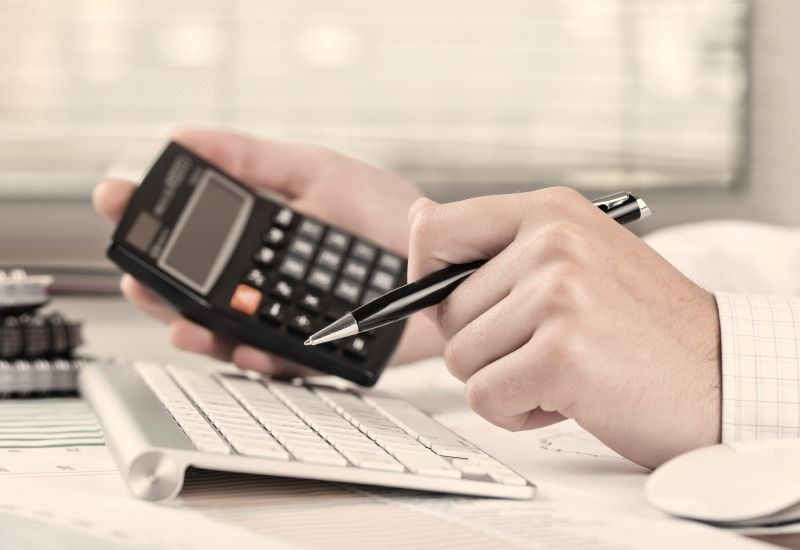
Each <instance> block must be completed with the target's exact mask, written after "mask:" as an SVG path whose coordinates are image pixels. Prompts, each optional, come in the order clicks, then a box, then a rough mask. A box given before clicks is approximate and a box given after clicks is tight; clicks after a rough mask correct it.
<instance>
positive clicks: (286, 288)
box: [271, 281, 294, 300]
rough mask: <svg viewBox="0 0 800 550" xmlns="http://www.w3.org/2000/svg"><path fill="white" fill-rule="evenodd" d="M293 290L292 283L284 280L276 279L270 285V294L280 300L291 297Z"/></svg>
mask: <svg viewBox="0 0 800 550" xmlns="http://www.w3.org/2000/svg"><path fill="white" fill-rule="evenodd" d="M293 290H294V289H293V288H292V285H290V284H289V283H287V282H286V281H278V282H277V283H275V286H274V287H272V292H271V294H272V295H273V296H277V297H278V298H281V299H282V300H289V299H290V298H291V297H292V291H293Z"/></svg>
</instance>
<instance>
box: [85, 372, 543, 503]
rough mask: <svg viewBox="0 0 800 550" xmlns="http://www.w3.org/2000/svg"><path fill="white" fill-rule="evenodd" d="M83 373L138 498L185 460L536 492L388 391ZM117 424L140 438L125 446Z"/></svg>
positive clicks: (235, 378) (163, 488)
mask: <svg viewBox="0 0 800 550" xmlns="http://www.w3.org/2000/svg"><path fill="white" fill-rule="evenodd" d="M81 378H82V380H81V387H82V390H83V392H84V395H86V397H87V398H88V399H89V401H90V403H91V404H92V405H93V407H94V408H95V411H96V412H97V414H98V417H99V419H100V421H101V423H102V424H103V428H104V431H105V433H106V434H107V436H106V437H107V440H108V445H109V446H110V447H111V448H112V454H114V456H115V458H116V459H117V461H118V462H122V464H119V465H120V470H121V471H122V472H123V475H126V474H127V477H128V483H129V486H130V487H131V489H132V491H133V492H134V494H137V496H140V497H142V498H147V499H151V500H157V499H161V498H169V497H171V496H174V495H175V494H177V493H178V492H179V490H180V487H181V486H182V482H183V471H185V469H186V468H187V467H190V466H194V467H198V468H207V469H216V470H229V471H241V472H252V473H261V474H270V475H279V476H291V477H306V478H311V479H326V480H331V481H345V482H356V483H361V484H373V485H384V486H392V487H407V488H410V489H421V490H430V491H440V492H452V493H460V494H473V495H481V496H495V497H507V498H531V497H532V496H533V494H534V491H535V487H534V486H533V485H531V484H530V483H529V482H528V481H527V480H526V479H525V478H523V477H522V476H520V475H518V474H517V473H515V472H514V471H513V470H511V469H510V468H508V467H507V466H505V465H504V464H502V463H501V462H500V461H498V460H496V459H494V458H492V457H491V456H489V455H488V454H486V453H484V452H483V451H481V450H480V449H478V448H477V447H476V446H475V445H473V444H472V443H470V442H469V441H467V440H465V439H464V438H462V437H460V436H459V435H457V434H455V433H454V432H452V431H450V430H449V429H447V428H445V427H444V426H443V425H441V424H439V423H438V422H436V421H435V420H434V419H432V418H431V417H430V416H429V415H427V414H426V413H424V412H422V411H421V410H419V409H417V408H416V407H414V406H413V405H411V404H410V403H408V402H406V401H403V400H401V399H397V398H394V397H389V396H380V395H365V396H362V395H360V394H358V393H356V392H351V391H345V390H339V389H334V388H330V387H325V386H314V385H298V384H292V383H289V382H279V381H273V380H269V379H266V378H258V379H254V378H250V377H248V376H245V375H243V374H220V373H207V372H203V371H198V370H192V369H189V368H185V367H174V366H167V367H165V366H161V365H158V364H153V363H137V364H136V365H135V366H134V367H133V368H130V367H124V366H120V365H114V366H113V367H112V368H108V366H106V367H104V366H102V365H101V366H97V367H94V368H89V369H86V370H85V371H84V372H83V373H82V374H81ZM137 384H138V386H137ZM143 390H149V391H147V393H150V394H151V395H150V396H143V395H142V393H143ZM146 397H149V399H147V398H146ZM121 404H123V405H124V406H123V405H121ZM143 405H146V406H147V407H148V408H149V410H148V411H147V412H146V413H145V412H144V411H142V407H143ZM156 406H158V407H159V408H160V409H161V410H162V411H163V413H166V414H162V415H161V416H160V417H159V416H158V414H156V413H157V411H153V410H152V409H153V408H154V407H156ZM120 415H123V416H126V418H119V417H120ZM164 423H171V424H173V426H171V427H170V428H169V429H168V428H166V427H165V426H164V425H163V424H164ZM131 424H139V425H138V426H136V427H135V429H133V427H132V426H131ZM175 427H177V428H179V430H180V435H182V436H183V437H182V438H181V437H177V434H176V433H175V432H177V430H175ZM126 429H128V430H131V432H133V433H131V434H130V435H131V436H132V437H131V438H132V439H133V440H135V439H137V437H138V438H140V439H142V441H140V442H138V443H135V444H134V445H131V442H130V441H127V439H128V438H127V437H126V436H125V434H124V431H125V430H126ZM142 436H143V437H142ZM140 470H141V471H140ZM165 472H168V473H169V475H165ZM153 476H155V477H153ZM159 476H160V477H159ZM170 476H172V477H175V479H171V477H170ZM168 478H170V479H168Z"/></svg>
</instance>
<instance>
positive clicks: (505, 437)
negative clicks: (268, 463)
mask: <svg viewBox="0 0 800 550" xmlns="http://www.w3.org/2000/svg"><path fill="white" fill-rule="evenodd" d="M53 305H54V307H55V308H57V309H59V310H60V311H62V312H63V313H65V314H66V315H67V316H69V317H71V318H75V319H83V320H84V321H85V335H86V339H87V345H86V346H85V348H84V351H85V352H86V353H88V354H92V355H95V356H101V357H102V356H109V357H111V356H113V357H116V358H119V359H123V360H131V361H133V360H143V359H144V360H153V361H159V362H173V363H179V364H197V365H198V366H201V365H212V364H214V361H212V360H210V359H207V358H203V357H199V356H195V355H192V354H188V353H184V352H180V351H178V350H175V349H173V348H172V347H171V346H170V345H169V341H168V333H167V331H166V330H165V329H164V327H163V326H162V325H160V324H159V323H157V322H156V321H154V320H152V319H150V318H148V317H146V316H144V315H143V314H141V313H139V312H138V311H136V310H135V309H134V308H133V306H131V305H129V304H128V303H126V302H124V301H123V300H122V299H120V298H93V299H87V298H80V299H78V298H62V299H59V300H57V301H56V302H55V303H54V304H53ZM378 388H379V389H381V390H385V391H390V392H393V393H396V394H398V395H401V396H402V397H404V398H406V399H408V400H409V401H412V402H414V403H415V404H417V405H418V406H420V407H421V408H423V409H426V410H428V411H430V412H434V413H437V416H438V418H439V419H440V420H441V421H442V422H444V423H445V424H448V425H450V426H451V427H452V428H453V429H455V430H456V431H459V432H461V433H462V434H463V435H465V436H466V437H468V438H469V439H471V440H472V441H474V442H475V443H477V444H478V445H479V446H481V447H483V448H484V449H485V450H486V451H488V452H490V453H491V454H493V455H495V456H497V457H498V458H500V459H501V460H503V461H505V462H507V463H508V464H509V465H510V466H512V467H514V468H515V469H516V470H518V471H519V472H520V473H522V474H523V475H526V476H528V477H529V478H530V479H531V480H532V481H533V482H534V483H537V484H538V485H539V487H540V492H539V496H538V497H537V502H541V503H542V504H543V506H544V507H547V505H548V502H554V501H555V500H557V499H559V498H563V497H564V495H572V496H571V497H570V498H571V499H572V500H573V501H576V502H577V503H578V508H580V507H585V508H587V509H603V510H608V509H616V510H619V512H620V513H625V514H630V517H633V518H642V521H643V522H644V525H648V524H647V522H648V521H653V522H656V523H658V526H659V528H661V529H664V528H665V526H666V528H667V533H668V532H669V529H670V527H669V526H670V525H672V524H673V522H672V521H671V520H670V522H669V523H667V522H666V521H664V516H662V515H661V514H660V513H659V512H657V511H656V510H654V509H652V508H651V507H649V506H648V505H647V504H646V502H645V501H644V497H643V492H642V486H643V483H644V480H645V478H646V475H647V472H646V471H645V470H644V469H642V468H640V467H638V466H636V465H634V464H632V463H630V462H628V461H627V460H624V459H622V458H621V457H619V456H617V455H615V454H614V453H613V452H611V451H610V450H608V449H607V448H605V447H604V446H603V445H601V444H600V443H599V442H597V441H596V440H594V439H593V438H591V437H590V436H588V435H587V434H585V433H584V432H582V430H580V429H579V428H577V426H575V425H574V424H571V423H564V424H561V425H559V426H556V427H551V428H545V429H542V430H537V431H533V432H522V433H516V434H514V433H509V432H505V431H503V430H501V429H499V428H496V427H494V426H492V425H490V424H488V423H487V422H485V421H483V420H482V419H481V418H479V417H478V416H476V415H474V414H473V413H472V412H471V411H469V409H468V408H467V407H466V405H465V403H464V400H463V397H462V389H461V385H460V384H459V383H458V382H457V381H455V380H454V379H453V378H452V377H450V375H449V374H448V373H447V372H446V370H445V368H444V366H443V364H442V363H441V362H440V361H438V360H435V361H428V362H424V363H420V364H417V365H412V366H408V367H401V368H396V369H390V370H388V371H387V372H386V373H385V374H384V377H383V378H382V379H381V381H380V382H379V384H378ZM252 480H253V478H249V481H245V482H243V485H242V486H241V487H252V486H253V485H254V484H258V482H257V481H252ZM265 490H266V491H268V490H269V488H268V487H267V488H266V489H265ZM576 495H577V496H576ZM339 497H341V495H339ZM201 498H202V497H201ZM292 498H296V496H295V497H292ZM315 498H316V499H311V500H309V501H308V502H310V503H314V504H313V505H314V506H317V505H319V503H320V502H326V503H328V504H329V503H330V501H329V500H326V499H330V498H333V497H332V495H329V494H324V495H318V497H315ZM320 499H322V500H320ZM293 502H294V504H295V505H296V504H298V503H300V504H302V502H303V500H302V499H301V500H295V501H293ZM189 504H191V502H189ZM253 504H254V505H255V502H253ZM189 507H191V505H190V506H189ZM209 509H210V508H209ZM362 509H363V510H365V511H367V513H369V514H370V515H371V514H376V516H375V517H376V518H377V517H379V516H380V514H381V513H383V514H384V516H385V517H384V519H383V521H385V522H390V523H392V525H394V527H396V528H398V529H399V528H400V527H398V526H399V525H400V523H402V521H404V520H403V518H404V517H405V516H404V515H403V514H402V513H400V512H398V510H399V508H397V507H395V508H391V509H385V510H383V511H381V510H379V509H376V508H375V507H374V505H372V507H369V506H367V507H363V508H358V507H356V508H354V509H353V510H354V512H350V511H347V510H341V509H338V510H337V509H331V511H330V513H331V514H336V513H341V514H346V515H345V516H343V517H350V516H352V514H353V513H357V512H355V511H356V510H362ZM576 510H577V509H576ZM240 511H241V510H240ZM216 512H220V510H219V509H217V510H216ZM222 512H223V513H222V514H219V513H218V514H217V516H212V517H215V519H219V518H220V517H222V518H224V517H225V514H224V512H225V510H224V509H223V510H222ZM245 512H246V510H245ZM547 513H549V512H547ZM301 517H303V516H301ZM413 517H415V516H413V514H411V515H409V516H408V517H407V518H406V520H407V521H408V522H409V523H410V524H414V521H415V520H414V519H413ZM417 517H418V516H417ZM550 517H553V516H539V519H540V521H545V522H549V521H550V520H549V519H547V518H550ZM626 517H627V516H626ZM542 518H544V519H542ZM294 519H295V520H296V519H297V518H294ZM535 520H536V518H534V517H531V522H534V521H535ZM250 521H251V522H253V521H255V522H257V521H258V517H256V518H252V517H251V518H250ZM374 521H377V520H374ZM626 521H627V520H626ZM395 523H396V525H395ZM279 525H280V524H279V523H275V524H273V525H272V526H271V527H270V531H269V532H270V534H272V532H273V531H274V529H277V528H278V526H279ZM629 525H630V522H629V521H627V523H625V526H626V527H625V528H626V529H627V528H628V526H629ZM675 526H676V529H677V530H678V533H677V534H676V536H677V538H676V540H684V539H681V537H684V538H687V537H688V542H691V541H692V540H695V539H694V537H697V536H703V533H704V532H706V535H708V530H706V529H705V528H701V527H699V526H694V525H685V524H684V523H683V522H681V523H680V525H678V523H677V522H675ZM292 528H294V527H292ZM547 528H548V529H549V526H548V527H547ZM402 529H406V530H407V529H408V528H407V527H403V528H402ZM630 529H631V530H633V531H635V530H636V529H635V527H633V526H631V527H630ZM642 529H644V528H642ZM527 532H528V533H529V534H530V533H536V534H538V533H539V531H532V530H530V529H529V530H528V531H527ZM687 533H690V534H687ZM530 536H534V535H530ZM711 536H712V538H713V537H715V536H717V535H715V534H713V533H712V534H711ZM726 540H728V539H726ZM639 541H640V542H641V539H639ZM395 542H396V541H395ZM469 542H470V544H468V545H469V546H476V547H477V546H481V547H483V548H485V547H487V546H486V545H485V543H481V541H479V540H477V539H476V540H470V541H469ZM495 542H496V541H495ZM573 542H574V541H573ZM660 542H661V543H663V541H660ZM706 542H710V541H706ZM733 542H735V540H734V541H733ZM325 546H328V545H327V544H326V545H325ZM490 546H491V545H490ZM565 547H567V546H565ZM568 547H570V548H571V547H573V546H568ZM576 547H577V546H576Z"/></svg>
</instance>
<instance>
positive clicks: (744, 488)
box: [645, 439, 800, 527]
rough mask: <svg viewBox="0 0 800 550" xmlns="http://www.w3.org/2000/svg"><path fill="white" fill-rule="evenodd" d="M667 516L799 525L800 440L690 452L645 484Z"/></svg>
mask: <svg viewBox="0 0 800 550" xmlns="http://www.w3.org/2000/svg"><path fill="white" fill-rule="evenodd" d="M645 490H646V494H647V498H648V500H649V501H650V502H651V503H652V504H653V505H654V506H656V507H657V508H660V509H661V510H663V511H664V512H667V513H669V514H672V515H675V516H680V517H684V518H690V519H695V520H700V521H705V522H709V523H715V524H720V525H729V526H733V525H736V526H742V527H744V526H758V525H769V524H781V523H791V522H794V521H800V441H797V440H785V439H782V440H774V441H769V442H765V441H755V442H746V443H734V444H730V445H727V444H726V445H714V446H712V447H705V448H702V449H697V450H694V451H690V452H688V453H686V454H684V455H681V456H679V457H677V458H673V459H672V460H670V461H669V462H667V463H665V464H664V465H662V466H661V467H660V468H658V469H657V470H656V471H655V472H654V473H653V474H651V475H650V478H649V479H648V480H647V486H646V489H645Z"/></svg>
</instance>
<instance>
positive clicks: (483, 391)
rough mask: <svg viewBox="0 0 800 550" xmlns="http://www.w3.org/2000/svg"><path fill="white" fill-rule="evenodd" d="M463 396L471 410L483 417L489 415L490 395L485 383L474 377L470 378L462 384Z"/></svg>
mask: <svg viewBox="0 0 800 550" xmlns="http://www.w3.org/2000/svg"><path fill="white" fill-rule="evenodd" d="M464 398H465V399H466V401H467V404H468V405H469V406H470V408H471V409H472V410H473V411H475V412H476V413H478V414H479V415H481V416H483V417H484V418H487V417H488V416H491V398H492V396H491V393H490V392H489V391H488V390H487V386H486V385H485V384H481V383H480V381H479V380H476V379H475V378H474V377H473V378H470V379H469V380H467V382H466V384H465V385H464ZM487 419H488V418H487Z"/></svg>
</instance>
